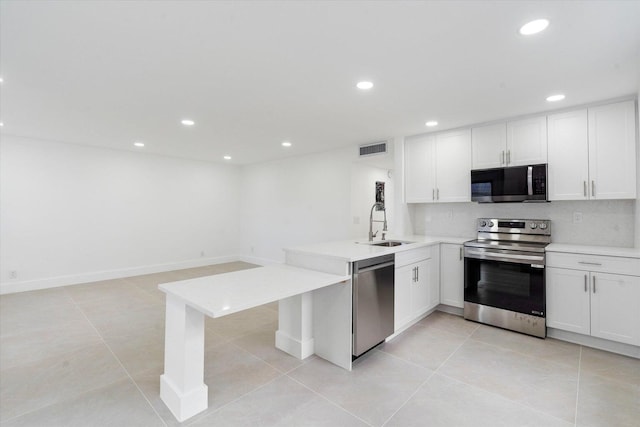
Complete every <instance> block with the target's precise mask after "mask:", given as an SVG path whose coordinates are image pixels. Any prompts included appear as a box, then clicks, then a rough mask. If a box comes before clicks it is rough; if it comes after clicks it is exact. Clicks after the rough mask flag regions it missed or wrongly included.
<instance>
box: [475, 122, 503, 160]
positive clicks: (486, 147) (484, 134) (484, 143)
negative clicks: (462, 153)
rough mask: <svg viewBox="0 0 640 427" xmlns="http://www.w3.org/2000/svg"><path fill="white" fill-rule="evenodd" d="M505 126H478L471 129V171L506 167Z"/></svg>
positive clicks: (499, 124) (501, 124) (500, 124)
mask: <svg viewBox="0 0 640 427" xmlns="http://www.w3.org/2000/svg"><path fill="white" fill-rule="evenodd" d="M506 150H507V124H506V123H498V124H497V125H489V126H480V127H477V128H473V129H471V155H472V160H471V163H472V166H473V169H490V168H499V167H501V166H506V163H505V162H506Z"/></svg>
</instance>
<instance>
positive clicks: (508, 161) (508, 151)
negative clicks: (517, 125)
mask: <svg viewBox="0 0 640 427" xmlns="http://www.w3.org/2000/svg"><path fill="white" fill-rule="evenodd" d="M509 163H511V150H507V165H508V164H509Z"/></svg>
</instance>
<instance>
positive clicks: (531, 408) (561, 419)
mask: <svg viewBox="0 0 640 427" xmlns="http://www.w3.org/2000/svg"><path fill="white" fill-rule="evenodd" d="M437 374H438V375H440V376H442V377H444V378H446V379H448V380H451V381H454V382H457V383H460V384H464V385H466V386H467V387H471V388H473V389H475V390H478V391H481V392H483V393H487V394H490V395H492V396H495V397H498V398H500V399H504V400H507V401H509V402H511V403H513V404H515V405H518V406H520V407H522V408H525V409H528V410H530V411H533V412H537V413H539V414H542V415H544V416H546V417H551V418H554V419H556V420H560V421H562V422H565V423H570V422H569V421H567V420H565V419H563V418H560V417H558V416H556V415H553V414H550V413H548V412H544V411H542V410H540V409H538V408H534V407H532V406H529V405H526V404H524V403H522V402H518V401H517V400H513V399H511V398H509V397H507V396H503V395H502V394H500V393H497V392H495V391H492V390H487V389H484V388H482V387H479V386H477V385H475V384H470V383H468V382H466V381H463V380H461V379H458V378H454V377H452V376H449V375H447V374H443V373H441V372H438V373H437Z"/></svg>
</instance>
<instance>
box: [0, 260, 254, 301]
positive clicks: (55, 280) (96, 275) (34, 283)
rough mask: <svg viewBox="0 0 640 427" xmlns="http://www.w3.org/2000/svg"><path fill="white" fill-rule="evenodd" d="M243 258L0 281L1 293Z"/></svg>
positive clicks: (191, 261) (116, 277)
mask: <svg viewBox="0 0 640 427" xmlns="http://www.w3.org/2000/svg"><path fill="white" fill-rule="evenodd" d="M242 258H243V257H241V256H238V255H229V256H222V257H211V258H197V259H192V260H186V261H179V262H171V263H166V264H155V265H145V266H140V267H131V268H122V269H118V270H109V271H96V272H90V273H81V274H73V275H68V276H58V277H48V278H44V279H34V280H23V281H20V282H13V281H12V282H5V283H0V295H4V294H12V293H16V292H26V291H36V290H40V289H48V288H57V287H60V286H68V285H77V284H80V283H89V282H98V281H101V280H111V279H121V278H123V277H131V276H140V275H142V274H151V273H162V272H165V271H171V270H181V269H184V268H193V267H202V266H205V265H212V264H222V263H225V262H233V261H244V259H242ZM246 262H251V261H246Z"/></svg>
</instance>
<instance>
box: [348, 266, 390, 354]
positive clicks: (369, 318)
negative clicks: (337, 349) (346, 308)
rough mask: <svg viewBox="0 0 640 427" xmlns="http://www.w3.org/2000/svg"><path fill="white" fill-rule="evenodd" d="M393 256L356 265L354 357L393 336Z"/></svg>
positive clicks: (354, 282) (354, 271)
mask: <svg viewBox="0 0 640 427" xmlns="http://www.w3.org/2000/svg"><path fill="white" fill-rule="evenodd" d="M394 265H395V256H394V255H393V254H390V255H384V256H380V257H375V258H369V259H365V260H362V261H356V262H354V263H353V355H354V356H356V357H357V356H360V355H361V354H363V353H365V352H366V351H367V350H370V349H371V348H372V347H375V346H376V345H378V344H380V343H381V342H383V341H384V340H385V338H387V337H388V336H389V335H391V334H393V304H394V301H393V300H394V289H395V288H394V283H393V281H394V276H395V275H394Z"/></svg>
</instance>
